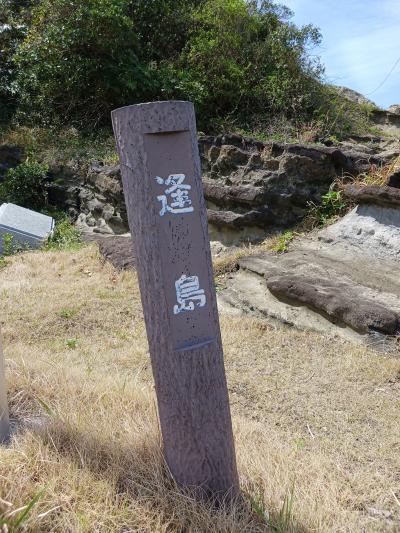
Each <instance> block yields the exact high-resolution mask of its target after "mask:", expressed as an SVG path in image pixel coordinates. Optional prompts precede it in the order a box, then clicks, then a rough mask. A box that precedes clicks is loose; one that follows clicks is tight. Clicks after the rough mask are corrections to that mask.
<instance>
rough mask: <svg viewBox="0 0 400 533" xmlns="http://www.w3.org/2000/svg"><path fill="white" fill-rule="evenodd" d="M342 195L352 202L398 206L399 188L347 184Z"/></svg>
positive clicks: (399, 203) (399, 200)
mask: <svg viewBox="0 0 400 533" xmlns="http://www.w3.org/2000/svg"><path fill="white" fill-rule="evenodd" d="M344 195H345V196H346V197H347V198H348V199H349V200H351V201H352V202H354V203H358V204H375V205H382V206H386V207H398V206H400V190H399V189H397V188H395V187H388V186H384V187H379V186H376V185H369V186H357V185H347V187H346V188H345V190H344Z"/></svg>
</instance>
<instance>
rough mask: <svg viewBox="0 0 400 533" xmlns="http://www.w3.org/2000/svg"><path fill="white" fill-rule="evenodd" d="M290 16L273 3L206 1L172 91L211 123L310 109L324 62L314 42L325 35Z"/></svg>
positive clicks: (198, 13)
mask: <svg viewBox="0 0 400 533" xmlns="http://www.w3.org/2000/svg"><path fill="white" fill-rule="evenodd" d="M290 16H291V12H290V11H289V10H287V9H286V8H284V7H281V6H278V5H275V4H274V3H273V2H265V1H264V2H259V3H257V2H245V1H243V0H206V1H205V2H204V3H203V4H201V6H200V7H199V8H198V9H197V10H196V11H195V12H194V15H193V30H192V31H191V33H190V38H189V40H188V42H187V43H186V46H185V47H184V49H183V51H182V53H181V55H180V57H179V59H178V61H177V62H176V63H175V64H174V67H173V68H172V67H171V65H169V69H170V72H169V78H170V79H171V80H173V83H174V84H173V90H172V91H171V92H170V94H169V96H171V97H172V96H173V95H176V94H178V96H179V97H182V98H185V99H189V100H193V101H194V102H195V103H196V105H197V111H198V115H199V118H200V124H201V125H204V126H205V127H209V125H210V123H214V122H215V118H216V117H224V116H235V117H236V120H237V122H238V123H239V124H241V125H242V126H246V125H251V124H253V123H254V120H255V117H257V120H260V117H268V116H270V115H271V113H273V114H277V113H284V114H286V115H289V116H298V115H302V116H303V117H305V116H308V115H310V112H311V111H312V109H313V101H314V99H315V93H316V92H318V91H320V87H321V86H320V83H319V80H320V75H321V73H322V68H321V66H320V64H319V62H318V61H317V60H311V59H310V58H309V57H308V55H307V48H308V46H310V45H316V44H318V43H319V41H320V34H319V32H318V30H317V29H316V28H314V27H313V26H311V25H309V26H304V27H303V28H297V27H296V26H295V25H294V24H291V23H290V22H289V21H288V19H289V18H290ZM173 69H175V71H173Z"/></svg>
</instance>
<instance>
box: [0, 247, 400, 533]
mask: <svg viewBox="0 0 400 533" xmlns="http://www.w3.org/2000/svg"><path fill="white" fill-rule="evenodd" d="M0 283H1V285H0V319H1V326H2V333H3V339H4V351H5V357H6V366H7V379H8V385H9V401H10V409H11V419H12V423H13V427H14V435H13V440H12V442H11V444H10V445H9V446H8V447H2V448H1V450H0V498H1V499H0V516H3V520H6V521H7V523H8V526H9V528H10V529H11V530H12V527H14V525H15V522H16V520H17V518H18V517H20V516H21V512H23V509H22V511H21V508H24V506H26V505H28V504H29V503H30V502H33V504H32V508H31V509H29V513H28V514H27V516H26V517H24V518H23V525H24V527H26V528H27V530H28V531H74V532H75V531H85V532H86V531H88V532H89V531H118V532H122V531H146V532H147V531H148V532H154V531H157V532H158V531H160V532H161V531H163V532H166V531H176V532H178V531H179V532H183V531H188V532H189V531H190V532H192V531H193V532H194V531H196V532H197V531H210V532H211V531H237V532H239V531H240V532H243V531H254V532H256V531H257V532H258V531H296V532H305V531H318V532H326V531H333V532H354V531H371V532H376V531H393V532H394V531H399V530H400V437H399V435H400V433H399V428H400V425H399V411H400V359H399V358H398V357H395V356H393V355H385V354H383V353H377V352H375V351H373V350H372V349H369V348H366V347H364V346H361V345H356V344H351V343H350V342H348V341H345V340H343V339H339V338H335V337H332V336H329V335H322V334H318V333H312V332H301V331H297V330H295V329H290V328H288V327H284V326H282V327H273V326H271V325H266V324H265V323H263V322H261V321H259V320H256V319H254V318H250V317H247V318H246V317H238V316H233V315H228V314H227V315H224V314H222V316H221V326H222V333H223V342H224V351H225V360H226V371H227V378H228V385H229V392H230V399H231V408H232V414H233V422H234V431H235V442H236V449H237V457H238V467H239V474H240V482H241V488H242V493H243V501H242V502H238V503H237V504H236V505H235V506H233V507H231V508H229V509H219V510H217V511H216V510H215V509H212V508H211V507H209V506H207V505H206V504H201V503H198V502H196V501H194V499H193V498H192V497H191V496H190V495H188V494H185V493H183V492H181V491H180V490H179V489H178V488H177V487H176V486H175V485H174V483H173V480H171V479H170V478H169V476H168V475H167V473H166V471H165V466H164V464H163V461H162V457H161V453H160V436H159V432H158V424H157V417H156V409H155V398H154V392H153V387H152V377H151V370H150V365H149V356H148V352H147V341H146V335H145V329H144V324H143V319H142V312H141V305H140V298H139V292H138V288H137V280H136V274H135V273H134V272H133V271H122V272H121V271H119V270H115V269H114V267H113V266H112V265H110V264H109V263H108V262H104V259H103V258H101V257H100V255H99V252H98V250H97V247H96V246H95V245H90V246H87V247H84V248H82V249H81V250H79V251H75V252H37V253H27V254H23V255H20V256H17V257H14V258H12V259H10V260H9V261H8V264H7V265H6V266H5V267H3V268H2V269H1V270H0ZM5 531H6V530H5Z"/></svg>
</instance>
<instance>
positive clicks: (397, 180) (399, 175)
mask: <svg viewBox="0 0 400 533" xmlns="http://www.w3.org/2000/svg"><path fill="white" fill-rule="evenodd" d="M386 185H387V186H388V187H394V188H395V189H400V170H397V171H396V172H393V173H392V174H390V176H389V177H388V180H387V183H386Z"/></svg>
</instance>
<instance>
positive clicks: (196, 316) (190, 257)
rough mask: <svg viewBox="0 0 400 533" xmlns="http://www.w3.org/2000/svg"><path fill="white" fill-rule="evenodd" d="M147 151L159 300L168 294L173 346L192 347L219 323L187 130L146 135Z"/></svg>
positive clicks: (210, 338) (206, 340) (207, 339)
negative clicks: (161, 287) (158, 258)
mask: <svg viewBox="0 0 400 533" xmlns="http://www.w3.org/2000/svg"><path fill="white" fill-rule="evenodd" d="M145 151H146V153H147V154H148V160H147V170H148V175H149V176H150V178H149V179H150V180H151V185H150V190H151V196H152V198H153V203H152V207H153V210H154V217H155V224H156V227H157V232H158V239H155V242H157V241H158V243H159V246H160V252H161V263H162V266H161V272H160V276H162V279H163V282H164V283H163V285H164V288H165V296H163V295H161V294H160V298H163V297H164V298H166V305H167V310H168V316H169V325H170V335H171V338H172V342H173V346H174V349H175V350H183V349H185V348H191V347H193V348H195V347H196V346H202V345H204V343H209V342H212V341H213V340H214V339H215V338H216V336H217V325H216V324H215V322H214V316H215V315H214V311H213V308H212V301H213V300H212V290H213V289H212V287H211V286H210V285H211V284H210V282H211V280H210V278H209V270H208V259H207V255H206V249H207V247H208V246H209V244H208V242H207V241H206V235H205V232H204V229H203V227H202V224H201V218H200V206H201V205H202V204H201V199H200V198H199V195H200V194H201V191H202V188H201V187H199V183H196V181H195V180H196V179H201V178H200V177H196V170H195V167H194V163H193V159H192V146H191V134H190V132H189V131H181V132H174V133H159V134H146V135H145Z"/></svg>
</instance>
